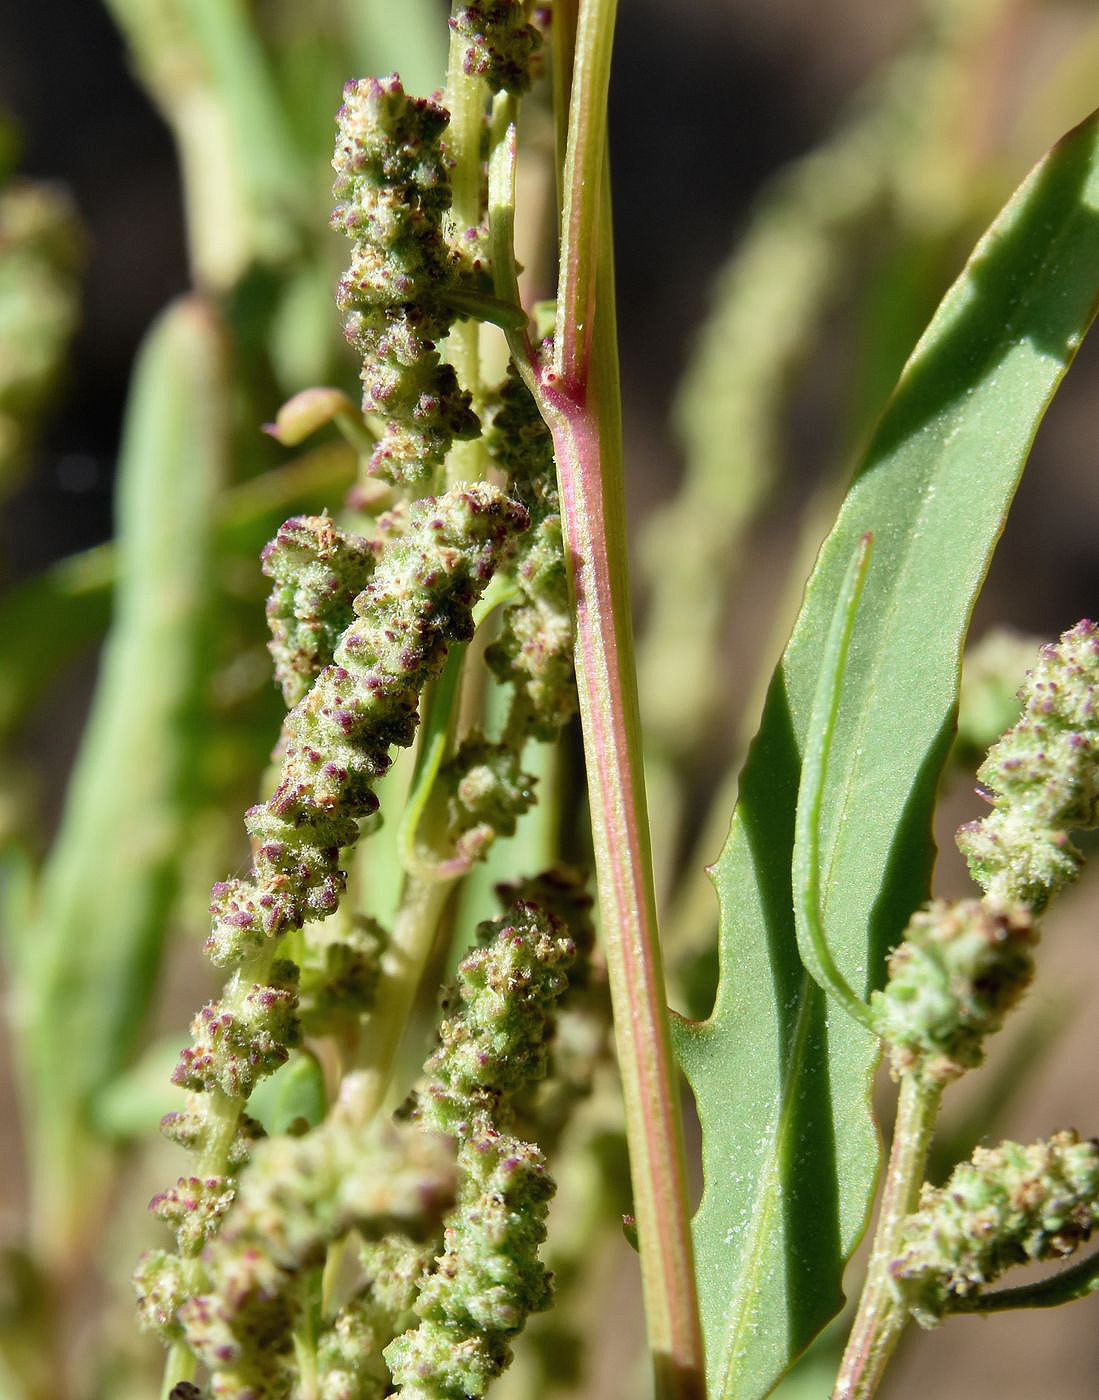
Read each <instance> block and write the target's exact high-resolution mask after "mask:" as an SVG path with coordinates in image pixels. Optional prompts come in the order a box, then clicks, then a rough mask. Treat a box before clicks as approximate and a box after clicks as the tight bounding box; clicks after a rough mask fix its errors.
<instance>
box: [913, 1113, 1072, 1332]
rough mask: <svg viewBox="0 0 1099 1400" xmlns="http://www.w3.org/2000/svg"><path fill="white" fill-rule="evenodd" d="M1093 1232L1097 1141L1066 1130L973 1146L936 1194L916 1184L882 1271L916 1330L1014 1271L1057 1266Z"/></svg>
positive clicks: (933, 1190)
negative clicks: (915, 1201)
mask: <svg viewBox="0 0 1099 1400" xmlns="http://www.w3.org/2000/svg"><path fill="white" fill-rule="evenodd" d="M1097 1224H1099V1142H1096V1141H1095V1140H1094V1139H1089V1140H1087V1141H1084V1142H1081V1140H1080V1139H1079V1137H1077V1135H1076V1134H1075V1133H1074V1132H1071V1131H1064V1132H1060V1133H1056V1134H1055V1135H1054V1136H1053V1137H1052V1138H1050V1139H1049V1140H1048V1141H1047V1142H1036V1143H1032V1144H1031V1145H1030V1146H1026V1147H1024V1146H1021V1145H1020V1144H1019V1143H1017V1142H1004V1143H1001V1144H1000V1146H999V1147H997V1148H991V1149H990V1148H984V1147H978V1148H977V1150H976V1151H975V1152H974V1153H973V1158H972V1160H971V1161H969V1162H963V1163H962V1164H961V1166H959V1167H956V1168H955V1169H954V1171H953V1172H952V1173H951V1176H950V1179H949V1180H948V1181H947V1182H946V1184H945V1185H944V1186H940V1187H933V1186H925V1187H924V1188H923V1191H922V1193H921V1195H920V1207H919V1210H917V1211H916V1212H915V1213H914V1214H913V1215H911V1216H909V1218H908V1222H907V1225H906V1228H905V1231H904V1236H903V1243H902V1250H901V1253H900V1254H899V1256H898V1258H897V1259H896V1260H895V1262H894V1263H893V1265H892V1268H891V1277H892V1281H893V1286H894V1288H895V1290H896V1293H897V1296H898V1297H899V1298H900V1299H901V1301H902V1302H903V1303H904V1305H905V1306H906V1307H907V1308H909V1309H910V1310H911V1312H912V1315H913V1316H914V1317H915V1319H916V1321H917V1322H918V1323H920V1325H921V1326H923V1327H933V1326H934V1325H935V1324H936V1323H937V1322H938V1321H939V1320H940V1319H941V1318H942V1317H943V1315H944V1314H945V1313H948V1312H949V1311H950V1308H951V1302H952V1300H954V1299H956V1298H964V1297H967V1296H969V1295H971V1294H973V1293H976V1292H979V1291H980V1290H981V1289H982V1288H984V1287H985V1286H986V1285H987V1284H990V1283H994V1282H995V1281H996V1280H997V1279H998V1278H999V1277H1000V1275H1001V1274H1003V1273H1004V1271H1005V1270H1007V1269H1009V1268H1011V1267H1012V1265H1015V1264H1025V1263H1027V1262H1029V1261H1037V1260H1042V1259H1060V1258H1063V1257H1064V1256H1065V1255H1067V1254H1071V1253H1072V1252H1073V1250H1074V1249H1076V1247H1077V1246H1078V1245H1079V1244H1081V1243H1083V1242H1084V1241H1085V1240H1087V1239H1088V1238H1089V1237H1090V1236H1091V1233H1092V1231H1093V1230H1094V1229H1095V1227H1096V1225H1097Z"/></svg>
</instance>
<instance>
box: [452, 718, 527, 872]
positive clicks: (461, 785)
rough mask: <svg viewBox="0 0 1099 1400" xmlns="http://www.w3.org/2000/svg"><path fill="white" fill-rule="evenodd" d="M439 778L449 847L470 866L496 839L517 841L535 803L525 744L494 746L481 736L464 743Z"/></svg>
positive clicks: (468, 738)
mask: <svg viewBox="0 0 1099 1400" xmlns="http://www.w3.org/2000/svg"><path fill="white" fill-rule="evenodd" d="M439 777H440V782H441V783H442V786H443V790H444V791H445V792H446V794H447V837H448V840H449V843H450V845H451V846H452V847H453V850H454V854H455V855H456V856H457V857H458V858H459V859H461V860H462V861H464V862H467V863H468V864H470V865H472V864H473V862H474V861H476V860H478V859H480V858H481V856H483V855H484V854H485V852H486V851H487V850H488V847H489V846H491V844H492V843H493V841H495V839H496V838H497V836H513V835H514V834H515V824H516V822H517V821H518V819H519V818H520V817H521V816H522V815H523V813H524V812H526V811H528V810H529V808H530V807H531V806H532V805H533V803H534V800H535V799H534V782H535V780H534V779H533V778H532V777H531V776H530V775H529V774H528V773H524V772H523V769H522V754H521V752H520V745H518V744H514V743H507V742H501V743H493V742H492V741H491V740H489V739H486V738H485V736H484V735H483V734H481V733H480V732H479V731H474V732H473V733H472V734H470V735H468V736H467V737H466V738H465V739H463V740H462V742H461V744H459V746H458V751H457V753H455V755H454V757H453V758H452V759H451V760H450V762H449V763H447V764H446V765H445V767H444V768H443V769H442V772H441V773H440V775H439Z"/></svg>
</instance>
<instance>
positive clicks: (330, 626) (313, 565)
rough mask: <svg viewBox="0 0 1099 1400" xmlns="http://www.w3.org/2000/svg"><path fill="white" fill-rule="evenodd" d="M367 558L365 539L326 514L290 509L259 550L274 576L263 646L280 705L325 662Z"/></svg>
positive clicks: (345, 622) (369, 567) (348, 614)
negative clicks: (268, 636) (268, 655)
mask: <svg viewBox="0 0 1099 1400" xmlns="http://www.w3.org/2000/svg"><path fill="white" fill-rule="evenodd" d="M374 558H375V550H374V549H373V548H372V546H371V544H370V542H368V541H367V540H364V539H361V538H359V537H358V536H356V535H350V534H347V533H346V532H345V531H343V530H339V529H337V528H336V526H335V525H334V524H333V522H332V519H331V517H330V516H328V515H298V516H294V517H293V519H291V520H287V521H286V523H285V524H284V525H282V526H281V527H280V529H279V532H278V534H277V535H276V536H275V538H274V539H273V540H272V541H271V543H270V544H269V545H268V546H267V547H266V548H265V549H264V551H263V555H262V561H263V572H264V573H265V574H266V575H267V576H268V578H270V579H273V580H274V587H273V588H272V590H271V594H270V597H269V598H268V600H267V624H268V626H269V627H270V629H271V641H270V642H269V643H268V648H269V650H270V652H271V656H272V658H273V659H274V662H275V679H276V681H278V683H279V684H280V685H281V686H282V693H283V697H284V699H285V700H286V704H287V706H288V707H293V706H294V705H296V704H297V703H298V702H299V701H300V700H301V699H302V698H303V697H304V695H305V693H306V691H307V690H308V689H309V687H310V685H312V683H313V681H314V680H315V679H316V677H317V676H318V675H319V674H320V672H321V671H323V670H324V668H325V666H327V665H328V664H329V663H330V662H331V660H332V653H333V651H334V650H335V647H336V643H337V642H338V641H339V639H340V636H341V635H342V634H343V633H344V632H345V631H346V630H347V628H348V627H349V626H350V625H351V623H352V621H353V620H354V613H353V611H352V604H353V603H354V601H355V599H356V598H357V597H358V595H359V594H360V593H361V592H362V590H363V589H364V588H365V586H366V581H367V579H368V578H369V577H370V575H371V572H372V571H373V568H374Z"/></svg>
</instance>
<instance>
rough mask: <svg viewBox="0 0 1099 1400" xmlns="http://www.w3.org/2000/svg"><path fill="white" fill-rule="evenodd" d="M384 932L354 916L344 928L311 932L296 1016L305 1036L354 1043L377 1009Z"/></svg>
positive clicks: (322, 926) (374, 922)
mask: <svg viewBox="0 0 1099 1400" xmlns="http://www.w3.org/2000/svg"><path fill="white" fill-rule="evenodd" d="M385 944H386V933H385V930H384V929H383V928H382V926H381V924H379V923H378V922H377V920H375V919H371V918H368V917H366V916H365V915H355V917H354V918H353V919H351V921H350V923H349V925H348V926H347V927H346V928H341V929H338V930H333V929H331V928H330V927H329V925H328V923H323V924H320V925H318V927H317V928H316V929H315V930H312V931H311V935H310V938H309V941H308V942H307V943H306V946H305V949H304V951H303V953H302V964H301V981H300V984H299V988H298V1015H299V1017H300V1019H301V1026H302V1030H303V1031H304V1032H305V1033H306V1035H330V1036H335V1037H337V1038H342V1039H345V1040H350V1039H352V1038H353V1037H354V1036H355V1034H356V1033H357V1032H358V1030H359V1028H360V1027H361V1025H362V1022H363V1018H364V1017H365V1015H366V1013H367V1012H368V1011H369V1010H370V1008H371V1007H372V1006H373V1004H374V992H375V990H376V988H377V984H378V971H379V964H380V960H381V955H382V951H383V949H384V948H385Z"/></svg>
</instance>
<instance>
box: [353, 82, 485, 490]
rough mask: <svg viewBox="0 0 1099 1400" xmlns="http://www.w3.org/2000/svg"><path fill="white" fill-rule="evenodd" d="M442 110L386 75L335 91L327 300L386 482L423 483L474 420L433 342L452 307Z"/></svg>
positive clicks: (473, 427) (375, 468)
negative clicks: (340, 320) (339, 249)
mask: <svg viewBox="0 0 1099 1400" xmlns="http://www.w3.org/2000/svg"><path fill="white" fill-rule="evenodd" d="M449 120H450V118H449V115H448V113H447V111H446V109H445V108H443V107H440V106H439V105H438V104H437V103H435V102H432V101H429V100H427V99H422V98H414V97H409V96H408V95H407V94H406V93H405V91H404V89H403V88H402V87H401V84H400V81H399V79H398V78H397V77H396V75H393V76H392V77H389V78H385V79H382V80H381V81H379V80H378V79H375V78H361V79H360V80H359V81H358V82H353V83H348V85H347V87H346V88H345V89H344V105H343V107H342V108H341V109H340V113H339V117H338V122H339V135H338V139H337V143H336V154H335V157H334V159H333V166H334V168H335V170H336V183H335V186H334V187H333V193H334V195H335V197H336V199H337V200H339V201H340V202H339V204H338V205H337V207H336V210H335V212H334V214H333V216H332V222H333V225H334V227H336V228H340V229H342V230H343V231H344V232H345V233H346V234H347V236H348V237H349V238H350V239H351V242H352V251H351V266H350V267H349V269H348V271H347V272H346V273H345V274H344V276H343V277H342V278H341V279H340V284H339V289H338V292H337V297H336V300H337V303H338V305H339V307H340V309H341V310H342V311H343V312H344V331H345V333H346V335H347V338H348V340H349V341H350V342H351V344H352V345H354V346H355V348H356V349H357V350H358V351H359V353H360V354H361V355H362V358H363V368H362V383H363V411H364V412H367V413H377V414H378V415H379V416H380V418H381V419H382V422H383V424H384V430H383V434H382V437H381V440H380V442H379V443H378V445H377V447H376V448H375V450H374V453H373V456H372V457H371V462H370V469H371V472H372V473H373V474H375V475H379V476H383V477H385V478H386V479H387V480H389V481H394V482H405V483H409V484H413V485H418V484H420V483H424V482H430V481H431V479H432V477H433V475H434V473H435V470H436V468H438V467H439V466H440V465H441V463H442V461H443V458H444V457H445V456H446V454H447V451H448V449H449V447H450V444H451V443H452V442H453V441H454V439H455V438H472V437H476V436H477V434H478V433H479V432H480V423H479V422H478V419H477V416H476V414H475V413H474V412H473V408H472V405H471V401H470V396H469V394H468V393H467V392H466V391H465V390H464V389H463V388H462V387H461V386H460V385H459V383H458V380H457V377H456V375H455V373H454V370H453V368H452V367H451V366H450V365H448V364H445V363H444V362H443V361H442V360H441V359H440V357H439V353H438V350H437V348H436V344H437V342H438V341H439V340H440V339H441V338H442V337H443V336H444V335H445V334H446V333H447V331H448V330H449V329H450V326H451V324H452V323H453V321H454V319H455V311H454V309H453V307H452V306H450V305H449V304H448V301H447V295H446V294H447V291H448V290H449V289H450V288H451V287H452V285H453V284H454V281H455V278H456V276H457V263H456V260H455V259H454V258H453V256H452V254H451V252H450V250H449V248H448V246H447V243H446V240H445V238H444V236H443V216H444V215H445V213H446V211H447V210H448V209H449V207H450V200H451V192H450V180H449V175H448V172H447V163H446V159H445V157H444V155H443V151H442V146H441V137H442V134H443V132H444V130H445V129H446V126H447V123H448V122H449Z"/></svg>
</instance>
